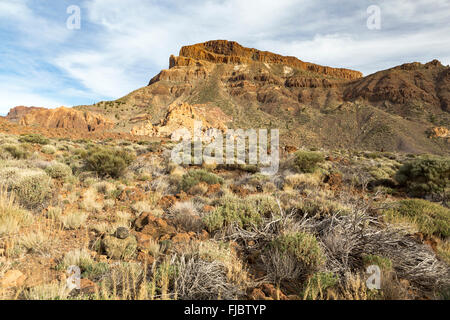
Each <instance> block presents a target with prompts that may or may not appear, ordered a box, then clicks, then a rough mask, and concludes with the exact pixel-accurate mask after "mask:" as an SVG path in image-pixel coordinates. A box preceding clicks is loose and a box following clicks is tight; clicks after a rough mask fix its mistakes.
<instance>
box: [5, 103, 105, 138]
mask: <svg viewBox="0 0 450 320" xmlns="http://www.w3.org/2000/svg"><path fill="white" fill-rule="evenodd" d="M20 110H21V114H20V117H17V116H16V114H17V113H12V116H13V117H15V118H16V122H18V123H19V124H20V125H23V126H33V125H38V126H41V127H43V128H47V129H52V128H53V129H74V130H80V131H84V132H94V131H100V130H106V129H110V128H112V127H113V125H114V124H113V122H111V121H110V120H108V119H106V118H105V117H102V116H101V115H98V114H95V113H92V112H83V111H79V110H75V109H69V108H64V107H61V108H58V109H44V108H38V109H36V108H29V109H20ZM8 116H9V115H8Z"/></svg>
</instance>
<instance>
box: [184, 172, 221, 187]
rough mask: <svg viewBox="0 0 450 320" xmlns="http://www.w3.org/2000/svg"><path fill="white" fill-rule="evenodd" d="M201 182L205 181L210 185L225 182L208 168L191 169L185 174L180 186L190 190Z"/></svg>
mask: <svg viewBox="0 0 450 320" xmlns="http://www.w3.org/2000/svg"><path fill="white" fill-rule="evenodd" d="M200 182H205V183H207V184H209V185H213V184H223V182H224V181H223V179H222V178H221V177H219V176H217V175H215V174H214V173H211V172H208V171H206V170H191V171H189V172H187V173H186V174H185V175H183V177H182V179H181V184H180V188H181V190H183V191H188V190H189V189H190V188H192V187H193V186H196V185H197V184H199V183H200Z"/></svg>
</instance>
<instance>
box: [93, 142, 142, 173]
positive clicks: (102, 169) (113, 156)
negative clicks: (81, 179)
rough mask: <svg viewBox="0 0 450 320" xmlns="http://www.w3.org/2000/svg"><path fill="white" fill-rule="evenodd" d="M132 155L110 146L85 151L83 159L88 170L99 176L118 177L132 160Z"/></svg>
mask: <svg viewBox="0 0 450 320" xmlns="http://www.w3.org/2000/svg"><path fill="white" fill-rule="evenodd" d="M134 158H135V157H134V156H133V155H132V154H131V153H129V152H127V151H125V150H116V149H111V148H109V149H108V148H93V149H90V150H88V151H87V152H86V154H85V155H84V160H85V162H86V166H87V169H88V170H91V171H94V172H96V173H97V174H98V175H100V176H101V177H107V176H110V177H112V178H119V177H120V176H122V175H123V173H124V172H125V169H126V168H127V167H128V166H129V165H130V164H131V162H132V161H133V160H134Z"/></svg>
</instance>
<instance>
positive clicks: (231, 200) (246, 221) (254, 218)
mask: <svg viewBox="0 0 450 320" xmlns="http://www.w3.org/2000/svg"><path fill="white" fill-rule="evenodd" d="M214 205H217V207H216V209H215V210H214V211H213V212H212V213H211V214H210V215H207V216H206V217H204V219H203V221H204V223H205V225H206V227H207V228H208V230H209V231H210V232H212V231H217V230H220V229H222V228H223V227H225V226H228V225H231V224H233V223H236V224H238V225H239V226H240V227H243V228H246V229H248V228H250V227H252V226H259V225H260V224H261V223H262V222H263V218H264V217H268V216H270V215H271V214H273V213H275V212H278V211H279V208H278V204H277V202H276V201H275V199H274V198H273V197H271V196H261V195H255V196H249V197H247V198H245V199H241V198H238V197H236V196H225V197H223V198H221V199H219V200H218V201H217V202H216V203H214Z"/></svg>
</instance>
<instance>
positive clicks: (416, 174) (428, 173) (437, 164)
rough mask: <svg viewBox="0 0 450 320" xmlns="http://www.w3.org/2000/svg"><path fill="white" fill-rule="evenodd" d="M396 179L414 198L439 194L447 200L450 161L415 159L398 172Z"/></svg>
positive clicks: (432, 158) (449, 182)
mask: <svg viewBox="0 0 450 320" xmlns="http://www.w3.org/2000/svg"><path fill="white" fill-rule="evenodd" d="M396 179H397V181H398V182H399V183H400V184H401V185H402V186H405V187H406V188H407V190H408V192H410V193H411V195H412V196H416V197H423V196H426V195H435V194H438V195H440V196H442V197H443V198H444V200H445V199H446V198H447V195H446V189H447V188H449V187H450V161H449V160H448V158H440V157H424V158H419V159H414V160H413V161H408V162H406V163H405V164H404V165H403V166H402V167H401V168H400V169H399V170H398V172H397V175H396Z"/></svg>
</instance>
